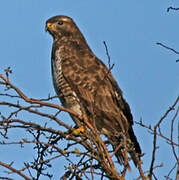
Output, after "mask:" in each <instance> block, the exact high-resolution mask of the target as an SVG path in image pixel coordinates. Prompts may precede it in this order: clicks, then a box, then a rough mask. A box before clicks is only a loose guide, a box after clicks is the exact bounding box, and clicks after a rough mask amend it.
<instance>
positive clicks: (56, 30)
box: [46, 16, 82, 39]
mask: <svg viewBox="0 0 179 180" xmlns="http://www.w3.org/2000/svg"><path fill="white" fill-rule="evenodd" d="M46 31H48V32H49V33H50V34H51V35H52V36H53V38H54V39H56V38H57V39H61V38H62V37H64V36H66V37H70V36H71V37H73V36H75V35H78V36H79V35H80V36H81V35H82V34H81V32H80V30H79V29H78V27H77V26H76V24H75V23H74V21H73V20H72V18H70V17H67V16H54V17H52V18H50V19H48V20H47V21H46Z"/></svg>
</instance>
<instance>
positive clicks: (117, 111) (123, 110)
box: [62, 54, 133, 132]
mask: <svg viewBox="0 0 179 180" xmlns="http://www.w3.org/2000/svg"><path fill="white" fill-rule="evenodd" d="M62 69H63V75H64V77H65V78H66V80H67V81H68V83H69V84H70V86H71V88H72V89H73V91H75V93H76V94H77V96H78V98H79V99H80V103H82V105H83V106H84V107H85V108H86V110H87V111H88V112H89V113H90V114H92V115H93V116H97V117H100V118H101V119H103V120H101V122H97V123H99V124H101V126H103V125H104V124H105V125H106V126H109V127H111V130H112V129H113V127H117V128H118V127H120V128H121V129H123V130H124V131H125V132H126V131H128V128H129V126H130V125H132V123H133V120H132V115H131V112H130V108H129V106H128V104H127V103H126V101H125V100H124V99H123V97H122V92H121V90H120V88H119V87H118V85H117V83H116V81H115V80H114V78H113V76H112V75H111V73H110V72H109V70H108V68H107V67H106V66H105V65H104V64H103V63H102V62H101V61H100V60H99V59H97V58H96V57H95V56H91V55H88V54H86V55H83V56H82V57H80V56H79V55H78V56H73V57H71V58H69V59H66V60H65V61H63V65H62ZM102 117H103V118H102ZM104 121H105V122H104ZM111 123H112V125H111Z"/></svg>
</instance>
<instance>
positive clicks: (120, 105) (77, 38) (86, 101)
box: [46, 16, 141, 165]
mask: <svg viewBox="0 0 179 180" xmlns="http://www.w3.org/2000/svg"><path fill="white" fill-rule="evenodd" d="M46 30H47V31H48V32H49V33H50V34H51V35H52V36H53V40H54V42H53V48H52V61H51V64H52V76H53V83H54V88H55V90H56V93H57V95H58V96H59V98H60V100H61V102H62V104H63V106H65V107H67V108H70V109H71V110H73V111H75V112H77V113H78V114H79V115H81V116H83V115H84V113H85V114H86V115H87V116H89V119H92V120H93V121H94V122H91V123H94V124H95V126H96V127H97V129H98V131H99V132H100V133H102V134H105V135H106V136H107V137H108V139H109V142H110V143H111V144H112V146H113V148H114V149H115V148H116V147H117V146H118V145H119V144H120V142H121V141H122V139H123V137H124V136H125V137H126V139H127V142H128V143H127V146H128V151H129V153H130V155H131V158H132V159H133V161H134V163H135V165H137V159H138V160H139V159H140V158H139V155H140V154H141V149H140V146H139V143H138V142H137V139H136V136H135V135H134V132H133V129H132V125H133V117H132V114H131V111H130V107H129V105H128V104H127V102H126V101H125V99H124V98H123V96H122V91H121V89H120V88H119V86H118V84H117V82H116V81H115V79H114V78H113V76H112V74H111V72H110V70H109V69H108V68H107V67H106V65H104V63H103V62H102V61H101V60H99V59H98V58H97V57H96V56H95V55H94V54H93V52H92V51H91V49H90V48H89V46H88V44H87V42H86V40H85V38H84V37H83V35H82V33H81V32H80V30H79V29H78V27H77V26H76V24H75V23H74V21H73V20H72V19H71V18H70V17H67V16H55V17H52V18H50V19H49V20H47V22H46ZM72 118H73V120H74V121H75V123H76V125H77V126H80V121H79V120H78V119H77V118H75V117H73V116H72ZM94 124H93V125H94ZM116 157H117V159H118V161H119V162H120V163H122V162H123V156H122V154H121V153H120V151H119V152H117V153H116Z"/></svg>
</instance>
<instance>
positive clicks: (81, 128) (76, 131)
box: [73, 126, 85, 135]
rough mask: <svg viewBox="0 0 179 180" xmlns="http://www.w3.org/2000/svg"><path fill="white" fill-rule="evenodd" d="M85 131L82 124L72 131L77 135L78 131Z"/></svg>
mask: <svg viewBox="0 0 179 180" xmlns="http://www.w3.org/2000/svg"><path fill="white" fill-rule="evenodd" d="M84 131H85V128H84V126H81V127H79V128H77V129H75V130H74V131H73V133H74V134H75V135H79V134H80V133H83V132H84Z"/></svg>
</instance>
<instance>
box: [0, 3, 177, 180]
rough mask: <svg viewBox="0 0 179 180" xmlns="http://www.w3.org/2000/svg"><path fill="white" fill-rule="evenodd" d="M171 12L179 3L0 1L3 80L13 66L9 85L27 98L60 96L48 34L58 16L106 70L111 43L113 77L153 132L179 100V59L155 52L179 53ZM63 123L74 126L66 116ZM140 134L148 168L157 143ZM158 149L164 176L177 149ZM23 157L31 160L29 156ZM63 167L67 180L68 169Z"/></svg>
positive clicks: (165, 127)
mask: <svg viewBox="0 0 179 180" xmlns="http://www.w3.org/2000/svg"><path fill="white" fill-rule="evenodd" d="M169 6H174V7H179V2H178V1H173V2H171V1H167V0H158V1H156V0H150V1H144V0H138V1H130V0H125V1H121V0H112V1H105V0H98V1H95V0H86V1H84V0H76V1H74V0H52V1H47V0H38V1H37V0H30V1H28V0H26V1H24V0H13V1H9V0H1V1H0V21H1V28H0V49H1V60H0V73H2V72H3V69H5V68H7V67H8V66H10V67H11V68H12V70H13V75H12V77H11V80H12V81H13V82H14V83H15V84H16V86H18V87H20V88H21V89H22V90H23V91H24V93H25V94H26V95H28V96H29V97H33V98H44V97H47V96H48V94H49V93H51V94H52V95H54V94H55V92H54V89H53V85H52V79H51V69H50V59H51V46H52V38H51V37H50V35H49V34H48V33H46V32H45V30H44V29H45V21H46V20H47V19H48V18H50V17H52V16H55V15H67V16H70V17H72V18H73V19H74V21H75V22H76V24H77V25H78V26H79V28H80V30H81V31H82V33H83V34H84V36H85V37H86V39H87V42H88V44H89V45H90V47H91V49H92V50H93V52H94V53H95V54H96V55H97V56H98V57H99V58H100V59H102V60H103V61H104V62H105V63H106V64H107V57H106V52H105V48H104V45H103V41H106V43H107V46H108V50H109V53H110V56H111V63H114V64H115V66H114V68H113V70H112V72H113V75H114V77H115V78H116V80H117V81H118V83H119V86H120V87H121V89H122V90H123V92H124V96H125V98H126V100H127V101H128V103H129V104H130V106H131V110H132V113H133V116H134V120H135V121H139V120H140V119H141V118H142V120H143V122H144V123H145V124H148V125H149V124H151V125H154V124H155V123H156V122H157V121H158V120H159V119H160V118H161V116H162V115H163V114H164V113H165V112H166V110H167V109H168V108H169V106H171V105H172V103H173V102H174V100H175V99H176V97H177V96H178V94H179V84H178V82H179V63H176V60H177V59H178V58H179V57H178V55H177V54H175V53H173V52H171V51H169V50H166V49H164V48H162V47H160V46H157V45H156V42H161V43H163V44H165V45H168V46H170V47H172V48H174V49H176V50H178V51H179V47H178V44H179V39H178V32H179V24H178V18H179V11H170V12H167V11H166V10H167V8H168V7H169ZM57 103H59V102H58V101H57ZM0 108H1V107H0ZM0 111H2V110H1V109H0ZM171 117H172V116H169V118H167V119H166V121H165V122H164V124H163V126H162V127H163V132H164V134H165V135H166V136H169V135H170V134H169V130H168V128H169V127H170V120H171ZM65 118H66V119H68V121H69V122H70V121H71V120H70V118H69V117H68V116H66V115H65V116H64V115H63V119H65ZM134 129H135V133H136V135H137V137H138V140H139V142H140V144H141V147H142V150H143V152H144V153H145V156H144V158H143V161H144V169H147V168H149V162H150V160H151V153H152V136H151V135H150V134H149V133H148V132H147V130H145V129H143V128H141V127H139V126H138V125H135V127H134ZM175 136H177V130H176V131H175ZM159 145H160V149H159V151H160V153H158V154H157V160H156V164H157V163H158V164H159V163H161V162H163V163H164V165H165V166H164V167H163V168H161V169H159V170H156V174H157V175H158V176H159V175H160V176H164V175H166V173H168V170H169V169H171V168H172V165H173V164H172V163H173V161H172V160H171V159H173V156H172V155H171V156H170V155H169V154H170V153H171V148H170V147H169V146H168V145H167V144H166V143H165V141H164V140H162V141H161V139H160V141H159ZM0 151H1V150H0ZM1 153H2V152H0V154H1ZM3 154H4V159H3V160H4V161H6V160H7V163H8V162H10V155H9V152H6V153H4V152H3ZM18 156H21V153H20V152H19V153H17V157H18ZM25 156H26V157H27V159H30V156H31V155H29V154H28V153H27V154H26V155H25ZM8 160H9V161H8ZM58 166H60V172H62V173H63V166H64V165H63V162H62V163H61V164H60V165H58ZM0 171H1V169H0ZM58 173H59V170H58ZM58 173H56V174H58ZM59 174H60V173H59ZM57 177H58V176H57ZM133 177H135V175H133V174H129V179H132V178H133Z"/></svg>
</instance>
